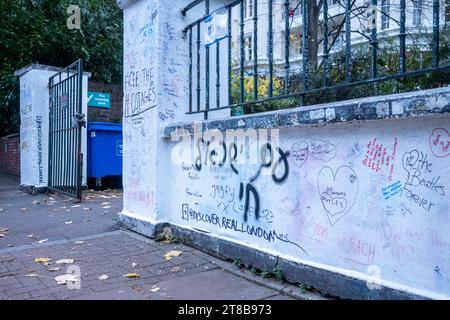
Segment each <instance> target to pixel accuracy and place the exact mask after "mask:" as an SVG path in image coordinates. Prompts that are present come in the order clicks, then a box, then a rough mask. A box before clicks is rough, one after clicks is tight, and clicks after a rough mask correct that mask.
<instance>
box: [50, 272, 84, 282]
mask: <svg viewBox="0 0 450 320" xmlns="http://www.w3.org/2000/svg"><path fill="white" fill-rule="evenodd" d="M55 281H56V282H57V283H58V284H67V282H78V281H80V278H79V277H78V276H76V275H73V274H63V275H61V276H57V277H55Z"/></svg>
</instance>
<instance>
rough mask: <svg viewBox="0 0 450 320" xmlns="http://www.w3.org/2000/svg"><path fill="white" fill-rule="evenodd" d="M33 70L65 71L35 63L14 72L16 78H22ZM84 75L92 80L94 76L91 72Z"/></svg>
mask: <svg viewBox="0 0 450 320" xmlns="http://www.w3.org/2000/svg"><path fill="white" fill-rule="evenodd" d="M31 70H46V71H54V72H60V71H62V70H64V68H60V67H54V66H47V65H45V64H38V63H33V64H30V65H28V66H26V67H23V68H21V69H19V70H17V71H15V72H14V76H16V77H21V76H23V75H24V74H25V73H27V72H29V71H31ZM83 75H84V76H87V77H88V78H90V77H91V76H92V73H90V72H83Z"/></svg>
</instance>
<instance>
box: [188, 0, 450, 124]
mask: <svg viewBox="0 0 450 320" xmlns="http://www.w3.org/2000/svg"><path fill="white" fill-rule="evenodd" d="M406 1H407V0H399V5H398V6H399V13H398V16H397V17H398V18H393V20H394V21H395V22H396V23H397V25H398V30H399V32H398V35H397V36H398V40H397V41H398V45H399V50H398V70H397V71H396V72H395V73H392V72H391V73H389V74H380V72H379V66H378V62H377V59H378V58H379V42H380V41H379V37H378V36H379V33H378V30H377V20H376V17H377V14H378V16H380V14H381V15H386V13H385V12H382V10H381V9H380V7H379V5H380V3H378V2H377V0H369V1H368V5H367V8H366V13H365V14H366V15H367V17H368V19H367V20H369V19H372V20H373V21H372V23H371V24H370V25H371V26H370V31H369V32H368V34H367V35H366V36H365V37H366V38H367V40H368V41H366V45H368V46H369V47H370V50H369V51H370V58H369V60H368V61H367V62H368V63H367V64H368V66H367V67H368V70H369V76H368V77H367V78H365V79H357V80H355V79H354V77H352V72H351V70H352V63H353V60H352V46H353V45H354V44H352V32H353V30H352V18H354V17H355V15H356V14H355V13H354V12H353V11H354V9H355V7H357V2H358V0H339V1H338V4H339V6H341V7H342V8H343V9H344V12H345V13H344V14H343V15H342V19H343V20H342V24H341V27H340V28H338V31H336V30H331V29H332V28H331V27H330V20H334V19H335V17H332V16H330V13H329V12H330V11H329V4H328V0H305V1H295V0H259V1H258V0H230V1H226V2H225V4H224V5H223V6H222V7H221V8H220V9H221V10H227V13H228V19H227V31H228V37H227V44H226V47H227V50H228V53H227V62H226V64H222V63H220V57H221V49H222V48H223V47H225V45H223V46H221V42H220V41H218V42H215V43H214V44H211V45H204V43H202V31H201V30H202V28H203V26H204V23H205V20H207V18H208V17H209V15H210V1H209V0H196V1H193V2H192V3H190V4H189V5H188V6H187V7H186V8H183V9H182V14H183V15H187V14H188V11H189V10H191V9H192V8H194V7H196V6H198V5H200V4H202V3H203V4H204V6H205V14H204V16H202V17H200V18H199V19H197V20H195V21H194V22H192V23H190V24H189V25H187V26H186V28H185V29H184V33H185V34H186V36H187V38H188V41H189V61H190V63H189V110H188V113H189V114H195V113H204V116H205V119H207V118H208V114H209V112H212V111H218V110H223V109H231V110H232V111H234V113H235V114H236V110H241V111H242V110H243V107H244V106H249V105H257V104H264V103H267V102H271V101H274V100H281V99H289V98H295V99H298V101H299V104H300V105H305V104H308V102H307V101H306V100H305V97H307V96H308V95H312V94H322V93H327V92H329V91H332V90H335V91H338V90H341V89H346V88H351V87H355V86H364V85H371V84H375V83H379V82H382V81H387V80H396V79H400V80H403V79H406V78H408V77H413V76H419V75H426V74H431V73H436V72H444V71H448V70H450V64H449V63H448V61H446V62H445V63H441V59H440V46H439V44H440V34H439V33H440V21H439V18H440V15H441V13H442V12H443V11H442V12H441V10H444V8H441V5H440V0H430V12H431V17H430V18H431V20H432V30H431V31H430V32H431V33H432V39H431V41H432V44H431V53H430V54H431V57H432V58H431V60H432V61H431V64H430V66H426V67H423V68H419V69H415V70H412V69H411V68H407V64H406V60H407V55H408V52H407V51H408V50H407V41H406V38H407V31H406V23H407V17H406V14H405V12H406V8H407V6H406ZM409 1H414V0H408V2H409ZM318 3H320V10H319V12H320V13H319V16H320V17H319V19H317V17H316V19H315V21H316V22H318V25H316V26H315V27H317V28H318V29H320V36H321V37H320V38H321V39H320V42H321V51H320V52H317V53H318V54H319V55H320V69H321V71H320V78H321V80H320V85H317V81H316V83H315V85H314V86H312V85H311V78H310V76H311V73H312V72H313V71H312V69H311V65H310V63H311V61H310V58H311V56H310V50H311V49H312V48H310V45H311V41H310V40H309V37H310V35H311V30H310V28H311V27H314V26H312V25H311V23H310V22H311V21H310V19H311V18H312V17H311V13H310V12H311V7H310V6H317V5H318ZM250 6H251V8H250ZM263 6H267V7H264V10H267V11H266V12H267V17H266V19H267V24H266V26H265V28H267V29H266V30H263V32H267V61H265V62H262V61H260V60H259V59H260V55H259V52H258V50H259V48H258V36H259V35H260V34H261V33H260V32H261V30H260V29H261V25H260V21H261V17H260V16H259V15H258V14H259V10H260V9H261V8H263ZM275 6H277V7H276V8H277V10H278V11H279V10H280V8H281V10H282V11H283V12H282V19H284V21H283V29H284V30H282V32H283V33H284V44H275V39H274V27H275V28H277V27H278V26H274V8H275ZM249 9H252V16H251V17H250V18H249V17H248V14H245V12H246V10H249ZM298 9H301V10H300V11H298ZM236 11H238V15H237V17H233V15H235V14H236ZM233 12H234V14H233ZM293 12H301V14H295V15H294V14H293ZM233 18H235V19H238V21H239V22H238V26H237V28H238V34H237V35H234V34H232V27H233V21H232V19H233ZM300 18H301V68H298V70H294V69H293V68H292V57H291V55H290V47H291V41H292V40H291V39H290V36H291V28H292V21H293V19H300ZM411 19H412V17H411ZM246 24H247V25H246ZM248 24H250V25H251V27H252V32H251V36H252V37H253V39H252V41H251V44H250V46H251V50H252V54H251V55H252V59H251V60H250V59H246V46H248V44H246V43H245V36H246V32H245V30H247V29H246V26H248ZM277 29H278V28H277ZM384 31H385V30H384ZM336 32H337V33H339V36H341V35H343V38H344V39H345V45H344V46H343V48H342V50H341V51H342V52H343V54H344V59H343V73H344V75H343V81H342V83H334V82H335V81H331V80H333V79H330V68H331V66H330V57H331V55H332V54H333V52H332V50H331V49H332V46H333V44H334V43H335V42H336V39H337V36H336ZM247 34H248V31H247ZM194 35H195V39H194ZM236 36H238V37H237V38H238V42H239V48H238V54H237V56H238V61H237V62H233V61H232V60H233V55H232V43H233V39H234V37H236ZM330 38H331V39H330ZM194 40H195V44H194ZM222 43H224V42H222ZM276 45H280V46H282V47H284V57H283V58H284V62H283V64H282V66H281V67H280V69H281V72H280V71H279V72H278V73H277V74H276V73H275V70H274V69H275V62H274V48H275V46H276ZM212 46H215V64H216V74H215V78H216V84H215V87H216V88H215V90H216V94H215V100H216V101H215V105H214V104H212V103H211V99H210V91H211V89H212V88H211V84H210V79H211V73H210V64H211V61H210V60H211V57H210V49H211V47H212ZM202 50H204V53H203V52H202ZM194 51H195V57H194ZM317 51H319V49H318V48H317ZM194 58H195V59H194ZM202 58H203V59H202ZM248 60H250V61H248ZM202 63H204V65H202ZM316 63H317V62H316ZM263 64H264V66H262V65H263ZM278 64H279V63H278ZM225 65H226V66H227V68H226V69H227V70H226V73H227V76H226V77H225V78H224V77H222V76H221V75H222V73H221V72H222V70H221V68H222V67H223V66H225ZM262 69H264V71H263V72H262ZM203 72H204V74H203V75H202V73H203ZM262 74H264V77H265V78H266V79H267V81H268V84H267V94H264V95H260V94H259V92H258V89H259V82H260V79H261V78H260V76H261V75H262ZM280 74H281V76H280ZM296 74H297V75H298V77H297V78H295V81H298V82H300V85H299V86H297V87H299V88H301V90H297V91H295V92H294V91H293V90H291V84H292V81H293V80H292V76H293V75H296ZM246 75H247V77H250V78H252V80H253V86H252V90H253V92H252V95H251V96H250V97H249V96H248V95H247V96H246V89H245V88H244V86H245V80H246ZM233 76H235V79H233ZM275 77H277V78H278V79H280V81H282V82H283V83H282V84H283V88H282V90H278V92H277V93H276V92H275V88H274V87H275V86H274V84H275ZM224 81H227V90H228V97H227V99H228V101H227V102H225V103H223V102H222V99H221V88H223V85H224V84H223V82H224ZM233 81H236V82H237V83H238V85H239V89H238V93H237V94H234V95H233V90H232V87H233ZM194 82H195V88H194ZM331 82H333V84H332V85H330V83H331ZM234 93H236V92H234ZM202 95H203V96H202ZM348 98H352V97H348Z"/></svg>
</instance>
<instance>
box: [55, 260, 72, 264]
mask: <svg viewBox="0 0 450 320" xmlns="http://www.w3.org/2000/svg"><path fill="white" fill-rule="evenodd" d="M73 261H74V260H73V259H60V260H58V261H56V262H55V263H56V264H72V263H73Z"/></svg>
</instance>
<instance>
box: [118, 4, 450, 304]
mask: <svg viewBox="0 0 450 320" xmlns="http://www.w3.org/2000/svg"><path fill="white" fill-rule="evenodd" d="M188 2H190V1H189V0H186V1H174V0H171V1H156V0H137V1H124V2H122V5H123V8H124V21H125V23H124V32H125V35H124V36H125V37H124V53H125V54H124V95H125V98H124V170H123V173H124V177H123V179H124V180H123V181H124V208H123V212H122V215H123V216H125V217H131V218H137V219H138V220H141V221H146V222H151V223H157V222H170V223H172V224H175V225H179V226H182V227H185V228H190V229H192V230H203V231H206V232H208V233H209V235H210V236H211V237H220V238H224V239H227V240H230V241H234V242H236V243H240V244H243V245H246V246H249V247H253V248H255V249H258V250H262V251H265V252H268V253H271V254H274V255H277V256H282V257H284V258H286V259H289V260H293V261H298V262H301V263H304V264H307V265H311V266H315V267H319V268H323V269H328V270H332V271H334V272H338V273H341V274H346V275H349V276H352V277H356V278H360V279H363V280H367V279H371V278H370V277H369V276H370V275H373V274H374V273H373V272H375V273H376V272H379V273H380V275H381V278H382V284H384V285H387V286H389V287H391V288H396V289H400V290H404V291H409V292H413V293H416V294H420V295H425V296H429V297H435V298H441V297H450V281H449V280H450V269H449V266H450V256H449V255H448V250H449V248H450V234H449V233H448V230H449V227H450V219H449V216H448V210H449V200H448V199H449V198H448V193H449V192H450V191H449V188H450V180H449V173H450V169H449V168H450V166H449V162H448V161H449V160H448V159H449V157H448V151H444V150H443V149H442V148H441V149H440V147H439V144H438V145H437V146H434V145H433V141H435V139H436V138H437V135H438V134H440V135H441V139H444V140H441V141H444V142H445V141H448V139H450V137H448V132H449V131H450V127H449V125H448V123H449V122H448V117H442V118H440V119H436V118H435V119H432V118H429V119H420V120H415V119H410V120H393V121H383V122H381V121H376V122H364V123H352V124H350V123H348V124H341V125H331V124H330V125H328V126H321V127H315V128H295V129H282V130H280V132H279V147H280V148H281V150H282V151H283V154H285V155H286V157H285V161H281V162H279V159H280V155H281V153H280V152H278V150H279V149H277V148H276V146H274V147H273V150H274V162H273V163H272V165H271V166H270V168H266V167H263V168H262V170H261V172H260V174H259V175H258V174H257V173H258V169H259V168H260V167H261V161H260V160H258V159H256V160H257V161H256V162H255V163H252V164H245V163H244V164H239V165H236V166H235V168H234V169H233V168H232V167H231V165H230V163H229V162H228V163H226V164H224V165H223V166H220V165H218V164H216V165H213V164H211V159H210V157H211V155H212V158H213V159H218V158H220V157H222V155H223V153H221V152H222V151H221V150H222V148H221V145H220V144H219V145H217V141H218V140H212V139H211V136H212V135H214V132H213V131H212V132H208V135H209V137H208V136H207V137H206V138H205V141H206V142H207V141H208V140H210V139H211V141H213V142H212V144H211V145H210V146H209V147H207V144H206V142H205V143H203V144H201V159H202V167H201V170H198V169H197V168H196V167H195V165H193V163H194V160H195V158H196V157H197V155H198V152H197V151H196V152H195V153H194V156H193V157H192V158H189V159H184V162H181V161H180V159H179V158H177V157H173V155H176V154H178V152H181V151H182V148H181V147H182V146H184V147H186V145H184V144H182V143H181V142H180V143H178V144H177V143H174V142H166V141H163V140H161V136H162V129H163V128H164V127H165V126H166V125H168V124H170V123H175V122H180V121H185V120H189V121H192V120H194V119H195V118H194V117H190V116H189V117H188V116H187V115H186V114H185V112H186V110H187V106H188V103H187V99H188V92H187V85H188V83H187V78H188V77H187V72H188V62H189V61H188V46H187V40H186V39H183V38H182V33H181V30H182V29H183V28H184V26H185V25H186V24H187V23H189V22H188V21H187V20H183V19H182V18H181V15H180V14H179V9H180V8H181V7H183V6H184V5H185V4H187V3H188ZM197 10H200V9H197ZM136 96H140V97H141V98H142V97H144V98H142V99H141V100H140V103H136V100H135V99H136V98H135V97H136ZM145 97H147V98H145ZM131 101H133V103H131ZM197 119H198V118H197ZM240 122H242V123H244V124H245V117H244V118H243V119H242V120H241V121H240ZM380 123H382V125H380ZM380 128H382V130H380ZM439 128H442V129H439ZM274 134H275V133H274ZM445 134H447V136H446V135H445ZM188 141H189V145H190V144H191V143H193V142H191V140H188ZM214 141H215V142H214ZM249 141H250V142H251V143H253V144H252V146H253V147H255V146H257V140H256V138H254V137H253V138H251V139H250V140H249ZM276 141H277V140H276V139H274V140H272V141H271V143H272V144H274V145H276ZM227 144H228V142H227ZM194 145H197V144H196V143H195V144H194ZM377 148H378V150H381V151H380V152H381V153H377V154H375V150H376V149H377ZM230 149H231V146H230V145H227V150H228V151H227V155H228V157H227V158H228V160H229V150H230ZM212 150H216V152H217V154H216V155H214V154H211V151H212ZM237 150H238V157H237V160H244V161H245V160H247V159H248V158H249V155H248V154H247V155H246V152H245V148H244V149H241V148H240V145H239V144H238V146H237ZM250 154H254V153H250ZM189 156H191V154H190V153H189ZM371 157H372V160H371V161H372V162H370V161H369V158H371ZM206 159H208V160H206ZM206 161H207V162H206ZM374 162H375V163H378V162H379V163H378V165H377V166H376V165H374V166H373V167H372V163H374ZM272 169H273V170H275V171H274V172H275V178H273V177H272V171H271V170H272ZM281 177H283V179H281ZM422 179H423V181H422ZM279 180H282V181H279ZM241 184H242V187H243V191H244V192H243V193H242V198H240V195H239V193H240V186H241ZM410 184H412V185H410ZM247 188H248V190H249V191H248V196H249V197H248V198H249V210H248V212H247V214H246V212H245V203H246V201H245V200H246V190H247ZM256 195H257V197H259V205H260V210H259V218H256V214H255V204H256V202H255V198H256ZM245 216H247V219H245ZM255 233H256V234H255Z"/></svg>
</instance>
